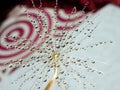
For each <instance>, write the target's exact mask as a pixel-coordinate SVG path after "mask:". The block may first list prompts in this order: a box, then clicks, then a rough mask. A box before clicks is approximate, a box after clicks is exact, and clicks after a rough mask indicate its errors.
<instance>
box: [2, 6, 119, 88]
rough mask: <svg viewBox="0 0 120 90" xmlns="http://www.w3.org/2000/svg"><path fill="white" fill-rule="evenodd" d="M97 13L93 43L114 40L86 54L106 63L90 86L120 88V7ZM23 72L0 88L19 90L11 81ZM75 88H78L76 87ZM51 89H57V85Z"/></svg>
mask: <svg viewBox="0 0 120 90" xmlns="http://www.w3.org/2000/svg"><path fill="white" fill-rule="evenodd" d="M95 15H96V16H97V18H96V19H95V21H94V22H99V21H100V22H101V23H100V24H99V26H98V27H97V29H96V30H95V32H94V33H93V36H92V37H94V39H93V43H94V41H104V40H105V41H106V40H112V41H113V44H110V45H109V44H108V45H106V46H101V47H99V48H93V49H90V50H89V51H88V53H87V54H84V55H87V56H88V57H93V58H95V59H96V60H98V62H101V63H105V64H104V65H103V67H102V71H103V72H104V75H103V76H102V78H100V79H98V80H96V78H97V77H96V78H94V79H93V80H94V81H95V85H96V87H95V88H89V90H120V8H118V7H116V6H113V5H107V6H106V7H104V8H103V9H101V10H100V11H98V12H97V13H96V14H95ZM91 41H92V39H91ZM87 42H90V41H87V40H86V41H85V42H84V43H87ZM84 55H83V56H84ZM21 72H22V71H21V70H18V71H17V72H16V73H14V75H11V76H9V77H7V78H6V79H4V81H3V82H2V83H1V86H0V88H1V89H0V90H18V88H17V86H14V87H13V86H12V87H11V86H10V85H9V82H10V81H11V80H12V79H14V78H15V77H17V75H19V74H20V73H21ZM89 77H93V76H89ZM28 86H30V85H28ZM73 88H74V89H75V90H76V88H75V87H73ZM51 90H56V87H55V85H54V86H53V87H52V89H51ZM71 90H72V89H71ZM77 90H82V89H77Z"/></svg>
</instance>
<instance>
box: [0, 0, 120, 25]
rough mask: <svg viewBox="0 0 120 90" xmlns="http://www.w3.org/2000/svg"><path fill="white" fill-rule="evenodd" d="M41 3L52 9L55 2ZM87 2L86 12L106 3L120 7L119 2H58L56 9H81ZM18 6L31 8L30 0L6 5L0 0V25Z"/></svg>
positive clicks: (43, 1) (109, 0) (101, 0)
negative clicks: (74, 7)
mask: <svg viewBox="0 0 120 90" xmlns="http://www.w3.org/2000/svg"><path fill="white" fill-rule="evenodd" d="M33 1H34V2H35V4H36V6H39V4H40V3H39V1H40V0H33ZM41 1H42V3H43V7H54V5H55V1H56V0H41ZM87 2H89V5H88V7H87V8H86V10H87V11H89V10H95V11H96V10H98V9H99V8H101V7H103V6H104V5H106V4H108V3H113V4H116V5H120V0H58V7H59V8H65V9H71V8H73V6H76V7H77V9H82V8H83V6H84V5H85V4H86V3H87ZM10 3H12V4H10ZM19 4H23V5H27V6H29V7H32V3H31V0H14V1H13V2H9V3H8V0H1V1H0V11H1V12H0V23H2V21H3V20H4V19H5V18H6V17H7V14H8V13H9V12H10V11H11V9H12V8H14V7H15V6H16V5H19ZM3 6H4V7H3Z"/></svg>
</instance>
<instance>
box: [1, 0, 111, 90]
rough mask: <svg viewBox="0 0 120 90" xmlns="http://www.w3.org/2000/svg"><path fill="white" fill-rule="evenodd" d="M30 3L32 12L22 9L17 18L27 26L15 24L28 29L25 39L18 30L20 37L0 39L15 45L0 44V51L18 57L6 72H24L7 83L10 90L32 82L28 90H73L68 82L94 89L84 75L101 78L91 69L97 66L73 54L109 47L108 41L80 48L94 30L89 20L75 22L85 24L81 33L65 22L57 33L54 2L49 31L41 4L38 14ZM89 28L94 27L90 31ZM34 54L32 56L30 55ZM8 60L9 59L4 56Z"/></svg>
mask: <svg viewBox="0 0 120 90" xmlns="http://www.w3.org/2000/svg"><path fill="white" fill-rule="evenodd" d="M31 3H32V4H33V8H34V9H35V10H33V9H30V10H29V9H26V10H25V14H22V15H20V17H23V16H26V18H27V19H28V20H29V21H30V22H28V21H20V22H16V23H15V24H18V25H19V23H21V22H22V23H24V24H26V25H28V26H29V27H30V32H28V33H29V35H28V36H27V37H22V34H23V30H22V29H20V35H19V36H21V37H16V36H15V35H13V34H12V35H13V36H10V37H3V38H2V37H1V38H2V39H6V38H7V39H8V40H9V41H10V40H11V42H12V41H13V42H15V44H13V45H9V43H8V44H7V45H6V46H4V44H3V43H0V44H1V47H3V48H4V47H5V48H4V49H5V50H8V51H9V50H16V52H14V53H15V54H14V55H17V56H18V55H20V56H18V59H17V60H15V61H14V59H12V60H10V61H8V63H10V62H11V61H12V63H10V64H9V67H8V68H13V67H21V68H22V69H23V70H26V71H25V72H24V73H23V74H22V75H20V76H18V78H17V79H14V80H13V81H11V86H12V85H13V84H19V87H18V90H23V89H24V88H25V87H24V85H25V84H27V83H29V81H30V80H32V81H33V82H32V83H31V87H29V89H30V90H38V89H40V90H44V89H45V90H49V89H50V88H51V87H52V85H53V84H54V83H57V85H58V88H60V89H61V90H70V89H71V88H72V86H73V85H72V83H71V81H72V82H73V83H76V82H77V83H78V84H77V85H76V86H77V87H79V86H80V87H81V88H83V89H86V88H87V87H89V86H92V87H95V86H94V85H93V84H92V83H91V82H89V81H88V78H87V76H86V73H87V74H90V73H97V74H102V72H101V71H99V70H97V69H95V68H93V67H92V66H93V65H95V64H96V63H97V62H96V61H94V60H91V59H89V58H83V57H80V55H75V54H78V52H79V51H81V50H83V51H87V50H88V49H92V48H94V47H99V46H100V45H105V44H109V43H112V41H99V42H97V43H93V44H90V45H86V46H82V43H83V42H84V41H85V40H86V39H87V38H91V36H92V34H93V32H94V31H95V29H96V27H97V26H94V23H93V21H89V16H87V15H86V16H84V17H83V18H84V19H83V20H81V21H78V22H77V25H82V24H84V23H86V25H85V26H84V27H83V28H82V29H81V30H80V29H79V28H78V29H76V27H77V25H74V22H72V23H71V24H70V25H69V22H66V23H65V26H62V28H61V29H62V30H58V29H60V27H59V22H58V17H57V5H58V0H56V5H55V7H54V15H53V16H52V17H51V18H52V19H53V20H54V23H55V25H53V27H52V26H50V25H49V24H51V19H50V16H49V15H48V14H47V13H46V11H44V10H42V9H41V8H42V2H41V0H40V6H39V8H40V9H41V10H39V9H37V8H36V5H35V4H34V0H31ZM88 4H89V3H87V4H86V5H85V7H84V8H83V9H82V10H81V12H82V14H84V13H83V12H84V10H85V8H86V7H87V5H88ZM32 11H34V12H32ZM76 13H77V10H76V8H75V7H74V8H73V10H72V11H71V14H70V15H75V17H79V16H77V14H76ZM40 15H41V16H40ZM70 15H68V18H67V20H68V21H69V20H70V19H71V16H70ZM72 24H73V25H72ZM57 25H58V27H57ZM90 26H94V27H92V28H91V27H90ZM8 27H9V26H8ZM26 28H28V27H26ZM68 29H71V30H68ZM3 30H4V29H3ZM34 30H35V32H34ZM3 32H4V31H3ZM3 32H2V33H3ZM11 33H13V32H11ZM0 34H1V33H0ZM32 34H33V35H32ZM1 36H3V34H1ZM17 39H18V40H17ZM2 41H3V40H2ZM34 53H36V54H35V55H34ZM74 53H75V54H74ZM32 54H33V55H32ZM14 55H11V56H13V57H14ZM29 56H31V57H29ZM3 57H4V56H3ZM8 57H10V56H9V55H8ZM21 57H22V58H21ZM26 57H27V58H26ZM0 58H2V56H0ZM10 58H11V57H10ZM4 63H6V62H4ZM4 66H7V64H6V65H3V67H4ZM52 71H53V72H54V73H53V75H51V72H52ZM51 77H52V78H51Z"/></svg>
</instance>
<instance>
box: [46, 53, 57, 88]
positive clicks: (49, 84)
mask: <svg viewBox="0 0 120 90" xmlns="http://www.w3.org/2000/svg"><path fill="white" fill-rule="evenodd" d="M57 58H58V55H57V54H54V55H53V64H54V75H53V77H52V78H51V80H50V81H49V83H48V84H47V86H46V87H45V90H50V88H51V87H52V85H53V83H54V81H55V79H56V77H57Z"/></svg>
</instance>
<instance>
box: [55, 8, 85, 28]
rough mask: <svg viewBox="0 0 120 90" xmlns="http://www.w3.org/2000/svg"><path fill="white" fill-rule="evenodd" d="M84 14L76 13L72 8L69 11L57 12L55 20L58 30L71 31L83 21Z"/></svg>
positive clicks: (81, 12)
mask: <svg viewBox="0 0 120 90" xmlns="http://www.w3.org/2000/svg"><path fill="white" fill-rule="evenodd" d="M85 16H86V13H85V12H83V11H79V12H78V11H77V10H76V8H73V9H72V10H71V11H67V10H61V9H60V10H57V19H58V22H59V24H58V25H57V29H58V30H71V29H73V28H75V27H77V26H78V25H79V24H80V23H81V22H83V20H84V19H85Z"/></svg>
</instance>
